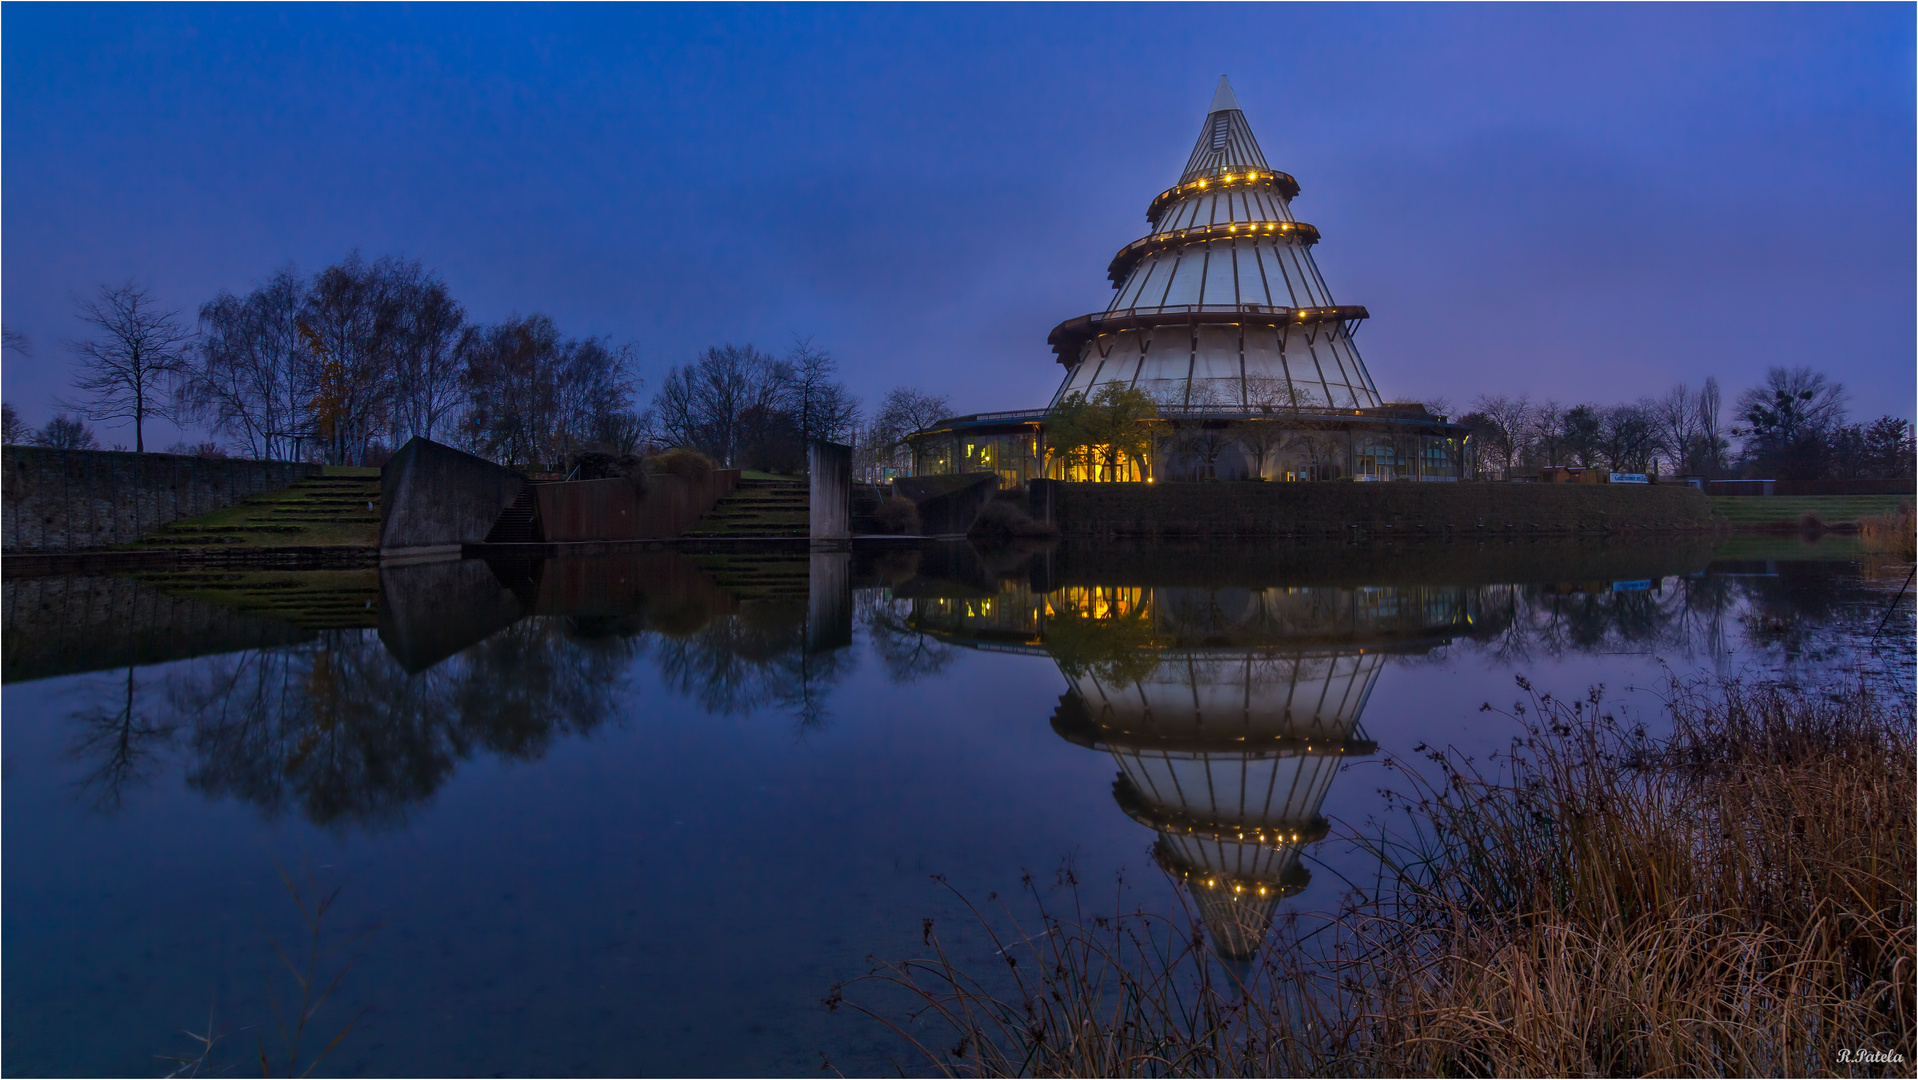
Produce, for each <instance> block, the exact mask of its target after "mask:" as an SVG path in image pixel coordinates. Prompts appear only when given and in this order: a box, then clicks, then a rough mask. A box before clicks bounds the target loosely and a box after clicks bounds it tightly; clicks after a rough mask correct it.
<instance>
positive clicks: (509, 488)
mask: <svg viewBox="0 0 1918 1080" xmlns="http://www.w3.org/2000/svg"><path fill="white" fill-rule="evenodd" d="M525 483H526V478H525V477H524V476H521V475H520V474H519V473H516V472H514V471H513V470H511V469H508V468H504V467H502V466H499V465H495V464H493V463H492V462H490V461H487V460H486V459H485V458H478V457H474V456H473V455H472V454H467V453H463V452H461V451H458V450H455V449H453V448H452V447H450V446H441V445H440V444H439V443H436V442H433V441H431V440H429V439H422V438H420V437H418V436H414V437H413V438H411V439H408V440H407V441H406V445H405V446H402V447H400V449H399V453H396V454H394V455H393V458H392V460H390V461H388V462H387V463H386V465H385V466H384V467H383V468H381V469H380V550H381V551H382V552H400V551H407V550H416V549H421V548H449V547H456V546H458V545H460V544H477V543H479V542H480V541H482V540H485V539H486V534H487V532H488V531H489V530H491V529H492V527H493V523H494V522H496V521H498V520H499V516H500V512H501V511H502V510H505V509H506V508H507V507H509V506H511V505H513V500H514V499H515V498H517V497H518V496H519V491H520V488H521V487H522V486H523V485H524V484H525Z"/></svg>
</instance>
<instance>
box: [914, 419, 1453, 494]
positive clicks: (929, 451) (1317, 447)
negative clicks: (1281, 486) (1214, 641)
mask: <svg viewBox="0 0 1918 1080" xmlns="http://www.w3.org/2000/svg"><path fill="white" fill-rule="evenodd" d="M1351 425H1352V429H1351V430H1341V429H1340V428H1342V427H1343V425H1339V426H1336V427H1327V426H1325V424H1324V421H1316V422H1314V425H1313V426H1308V427H1304V428H1287V432H1288V433H1282V434H1275V432H1274V430H1272V429H1273V428H1280V427H1285V425H1284V422H1283V421H1273V420H1265V419H1260V420H1257V421H1254V422H1248V421H1245V420H1233V421H1223V422H1220V423H1209V424H1208V425H1206V427H1205V428H1204V430H1203V432H1202V433H1203V434H1206V435H1213V436H1216V437H1215V438H1212V439H1194V438H1185V439H1184V440H1183V441H1182V439H1181V435H1182V434H1183V435H1186V436H1190V435H1191V432H1190V431H1183V430H1180V431H1172V432H1171V434H1168V435H1166V436H1165V437H1163V438H1160V439H1157V440H1155V443H1156V449H1155V450H1154V452H1153V453H1152V455H1151V456H1149V457H1146V458H1138V457H1131V456H1128V455H1126V454H1124V453H1123V452H1110V453H1109V452H1108V451H1106V450H1105V449H1104V448H1094V450H1093V451H1092V453H1090V454H1089V455H1085V456H1082V457H1080V458H1078V459H1076V460H1073V461H1070V462H1068V461H1066V460H1065V459H1064V458H1063V457H1062V456H1060V455H1056V454H1055V455H1053V456H1051V457H1050V458H1049V459H1048V458H1047V457H1046V455H1045V445H1044V440H1043V436H1042V434H1041V433H1040V431H1039V430H1038V427H1037V425H1032V426H1026V427H1023V428H1022V429H1021V430H1019V431H1012V432H1008V431H1003V430H1001V431H992V430H990V429H985V430H972V431H968V430H966V429H964V428H960V429H957V430H953V429H948V430H944V431H936V432H929V433H927V434H925V435H920V436H915V437H914V438H913V440H912V449H913V471H914V472H915V473H917V474H920V475H928V476H937V475H944V474H950V473H981V472H990V473H997V474H998V476H999V483H1000V487H1001V489H1011V488H1023V487H1024V486H1025V485H1026V483H1027V482H1028V481H1030V480H1035V479H1039V478H1040V477H1045V478H1047V479H1052V480H1065V481H1072V482H1077V483H1143V482H1145V481H1148V480H1239V479H1246V478H1251V477H1254V476H1262V477H1263V478H1264V479H1266V480H1275V481H1281V482H1283V481H1309V480H1336V479H1339V478H1340V477H1344V476H1351V477H1353V478H1355V479H1361V480H1463V479H1468V478H1469V472H1468V471H1467V469H1468V466H1467V455H1466V453H1465V442H1464V439H1462V438H1459V437H1455V436H1451V435H1444V434H1432V433H1431V432H1432V430H1433V428H1432V427H1428V426H1423V425H1421V426H1419V427H1411V426H1409V425H1408V426H1407V428H1405V429H1397V428H1394V429H1388V430H1385V431H1379V430H1377V429H1373V430H1365V428H1364V425H1365V421H1364V420H1362V419H1355V420H1354V421H1351ZM1435 426H1436V425H1435ZM1213 429H1217V431H1214V430H1213ZM1168 430H1170V429H1168ZM1194 430H1197V429H1194ZM1241 438H1243V439H1244V440H1246V441H1249V442H1252V444H1253V445H1254V446H1257V447H1259V448H1262V449H1263V451H1264V452H1263V454H1255V453H1254V452H1253V450H1252V449H1251V448H1249V447H1248V446H1247V445H1243V444H1242V443H1241ZM1188 442H1189V443H1194V444H1195V445H1194V446H1186V445H1185V444H1186V443H1188ZM1198 442H1205V443H1206V444H1207V445H1206V446H1204V447H1198V446H1197V445H1196V444H1197V443H1198ZM1213 442H1218V443H1220V444H1221V445H1216V446H1215V445H1211V443H1213Z"/></svg>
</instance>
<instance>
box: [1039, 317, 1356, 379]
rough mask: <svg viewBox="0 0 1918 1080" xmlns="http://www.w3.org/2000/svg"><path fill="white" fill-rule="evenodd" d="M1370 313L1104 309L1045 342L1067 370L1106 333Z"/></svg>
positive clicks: (1298, 322)
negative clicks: (1091, 344)
mask: <svg viewBox="0 0 1918 1080" xmlns="http://www.w3.org/2000/svg"><path fill="white" fill-rule="evenodd" d="M1370 314H1371V313H1370V312H1368V311H1366V310H1365V308H1364V307H1362V306H1360V305H1358V304H1339V305H1336V306H1333V307H1299V308H1289V307H1271V306H1269V305H1266V304H1169V305H1166V306H1165V307H1155V308H1126V309H1124V310H1122V311H1101V312H1099V313H1097V314H1094V315H1081V316H1079V317H1078V318H1076V319H1067V320H1066V321H1065V322H1062V323H1060V324H1059V325H1058V326H1055V327H1053V328H1052V333H1051V334H1049V335H1047V337H1046V344H1048V345H1051V346H1052V354H1053V355H1054V356H1056V357H1058V358H1059V362H1060V363H1061V364H1064V365H1065V366H1067V367H1071V366H1072V365H1074V364H1076V363H1078V362H1079V350H1080V349H1081V348H1083V347H1084V346H1085V343H1086V342H1088V341H1091V340H1092V339H1093V338H1096V337H1098V336H1099V335H1101V334H1110V333H1113V332H1115V331H1119V330H1143V329H1149V328H1152V327H1158V326H1187V325H1192V326H1197V325H1200V324H1217V323H1223V324H1228V325H1230V324H1237V323H1258V324H1260V325H1263V326H1272V327H1280V326H1310V325H1313V324H1316V323H1328V322H1336V323H1353V322H1357V321H1358V320H1360V319H1364V318H1369V317H1370Z"/></svg>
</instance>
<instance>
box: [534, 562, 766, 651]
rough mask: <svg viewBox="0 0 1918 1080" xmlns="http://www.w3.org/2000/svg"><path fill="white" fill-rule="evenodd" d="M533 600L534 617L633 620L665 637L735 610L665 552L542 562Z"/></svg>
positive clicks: (693, 568)
mask: <svg viewBox="0 0 1918 1080" xmlns="http://www.w3.org/2000/svg"><path fill="white" fill-rule="evenodd" d="M538 596H539V599H538V601H537V606H536V608H535V612H534V613H535V614H538V615H564V616H570V617H575V618H578V617H585V618H619V617H624V616H633V617H635V618H638V619H641V620H643V625H644V626H645V627H646V628H647V629H652V630H663V631H665V632H667V633H690V632H692V631H694V630H697V629H699V628H700V627H702V626H705V625H706V624H707V623H709V622H711V621H712V620H714V619H717V618H719V617H720V616H722V615H727V614H730V613H732V612H733V611H735V610H737V609H738V607H739V603H738V601H736V600H734V599H733V597H732V596H731V595H729V594H727V593H726V592H724V591H722V590H721V589H720V588H719V586H718V585H717V584H716V583H715V582H714V581H713V579H712V576H711V575H710V574H707V573H706V572H705V571H703V570H701V569H700V568H699V567H698V566H697V565H695V564H694V563H693V561H692V560H691V559H688V558H686V557H685V556H684V555H676V554H671V553H669V552H664V551H648V552H629V553H619V554H611V555H595V556H590V557H586V558H577V559H547V560H545V561H544V563H543V564H541V567H540V579H539V594H538Z"/></svg>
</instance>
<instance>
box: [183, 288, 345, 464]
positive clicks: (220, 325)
mask: <svg viewBox="0 0 1918 1080" xmlns="http://www.w3.org/2000/svg"><path fill="white" fill-rule="evenodd" d="M305 305H306V283H305V282H304V281H303V280H302V279H301V278H300V277H299V275H298V274H296V273H295V272H294V270H293V268H292V267H291V266H288V267H285V268H283V269H281V270H279V271H278V272H277V273H275V274H274V275H273V276H272V277H270V278H268V279H267V280H266V281H265V282H264V283H263V284H261V285H259V286H257V287H256V288H254V289H253V291H252V292H250V293H248V294H246V296H244V297H238V296H234V295H233V294H232V293H229V292H221V293H220V294H219V295H218V296H216V297H214V298H213V299H212V300H209V301H207V302H206V304H204V305H202V306H201V308H200V344H199V363H198V364H197V365H196V366H195V369H194V371H193V373H192V375H191V377H190V378H189V379H188V380H187V382H186V386H185V389H184V392H183V395H182V396H183V398H184V400H185V403H186V405H187V411H186V413H185V415H186V416H187V418H188V419H191V420H195V421H203V422H205V423H207V424H208V425H209V426H210V427H211V428H212V429H213V430H214V431H215V432H219V433H221V434H224V435H227V436H228V437H230V438H232V439H235V440H237V442H238V443H239V444H240V445H241V446H244V447H245V448H246V451H247V453H249V454H251V455H252V456H254V457H257V458H274V459H280V458H291V457H294V456H296V455H297V452H298V450H299V444H300V441H301V440H302V439H303V438H306V437H308V436H310V434H311V427H312V417H311V408H310V407H311V404H312V397H313V393H312V387H313V381H314V371H313V366H314V365H313V361H314V356H313V354H312V352H311V351H310V350H309V349H308V348H307V345H306V339H305V336H304V335H303V334H302V333H301V331H300V328H299V320H300V312H301V310H302V308H304V307H305Z"/></svg>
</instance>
